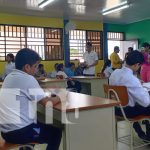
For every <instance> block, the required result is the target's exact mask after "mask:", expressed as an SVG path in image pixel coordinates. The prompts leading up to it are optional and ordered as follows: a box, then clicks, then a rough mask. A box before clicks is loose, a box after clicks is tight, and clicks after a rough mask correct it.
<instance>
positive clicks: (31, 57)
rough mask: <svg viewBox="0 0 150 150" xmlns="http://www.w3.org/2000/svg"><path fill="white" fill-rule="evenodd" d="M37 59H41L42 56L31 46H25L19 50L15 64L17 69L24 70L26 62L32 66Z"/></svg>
mask: <svg viewBox="0 0 150 150" xmlns="http://www.w3.org/2000/svg"><path fill="white" fill-rule="evenodd" d="M37 61H40V56H39V55H38V53H36V52H35V51H34V50H31V49H29V48H23V49H21V50H20V51H18V53H17V55H16V58H15V66H16V69H18V70H22V69H23V67H24V66H25V65H26V64H28V65H30V66H32V65H34V64H35V63H36V62H37Z"/></svg>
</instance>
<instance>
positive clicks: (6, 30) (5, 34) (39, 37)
mask: <svg viewBox="0 0 150 150" xmlns="http://www.w3.org/2000/svg"><path fill="white" fill-rule="evenodd" d="M62 39H63V30H62V29H55V28H42V27H26V26H16V25H0V61H4V60H5V59H6V55H7V54H8V53H13V54H14V55H16V53H17V52H18V51H19V50H20V49H22V48H25V47H27V48H31V49H33V50H35V51H36V52H37V53H38V54H39V55H40V57H41V58H42V60H63V53H64V52H63V48H62Z"/></svg>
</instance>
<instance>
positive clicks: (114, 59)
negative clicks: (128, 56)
mask: <svg viewBox="0 0 150 150" xmlns="http://www.w3.org/2000/svg"><path fill="white" fill-rule="evenodd" d="M119 51H120V49H119V46H115V47H114V52H113V53H112V54H111V55H110V60H111V64H112V69H113V70H115V69H120V68H121V67H122V60H121V59H120V57H119V55H118V53H119Z"/></svg>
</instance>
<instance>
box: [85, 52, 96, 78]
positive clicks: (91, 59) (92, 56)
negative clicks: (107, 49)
mask: <svg viewBox="0 0 150 150" xmlns="http://www.w3.org/2000/svg"><path fill="white" fill-rule="evenodd" d="M83 59H84V61H85V62H86V64H87V65H92V64H93V63H95V61H97V60H98V56H97V53H96V52H94V51H91V52H90V53H89V52H88V51H86V52H85V53H84V55H83ZM83 74H89V75H90V74H91V75H93V74H95V66H92V67H90V68H88V69H84V70H83Z"/></svg>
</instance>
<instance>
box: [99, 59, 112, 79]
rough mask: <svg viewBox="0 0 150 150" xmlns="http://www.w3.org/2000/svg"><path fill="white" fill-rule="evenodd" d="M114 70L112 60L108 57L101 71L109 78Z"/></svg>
mask: <svg viewBox="0 0 150 150" xmlns="http://www.w3.org/2000/svg"><path fill="white" fill-rule="evenodd" d="M112 72H113V70H112V66H111V61H110V60H109V59H107V60H106V61H105V63H104V66H103V68H102V71H101V73H103V74H104V75H105V77H107V78H109V77H110V75H111V73H112Z"/></svg>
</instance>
